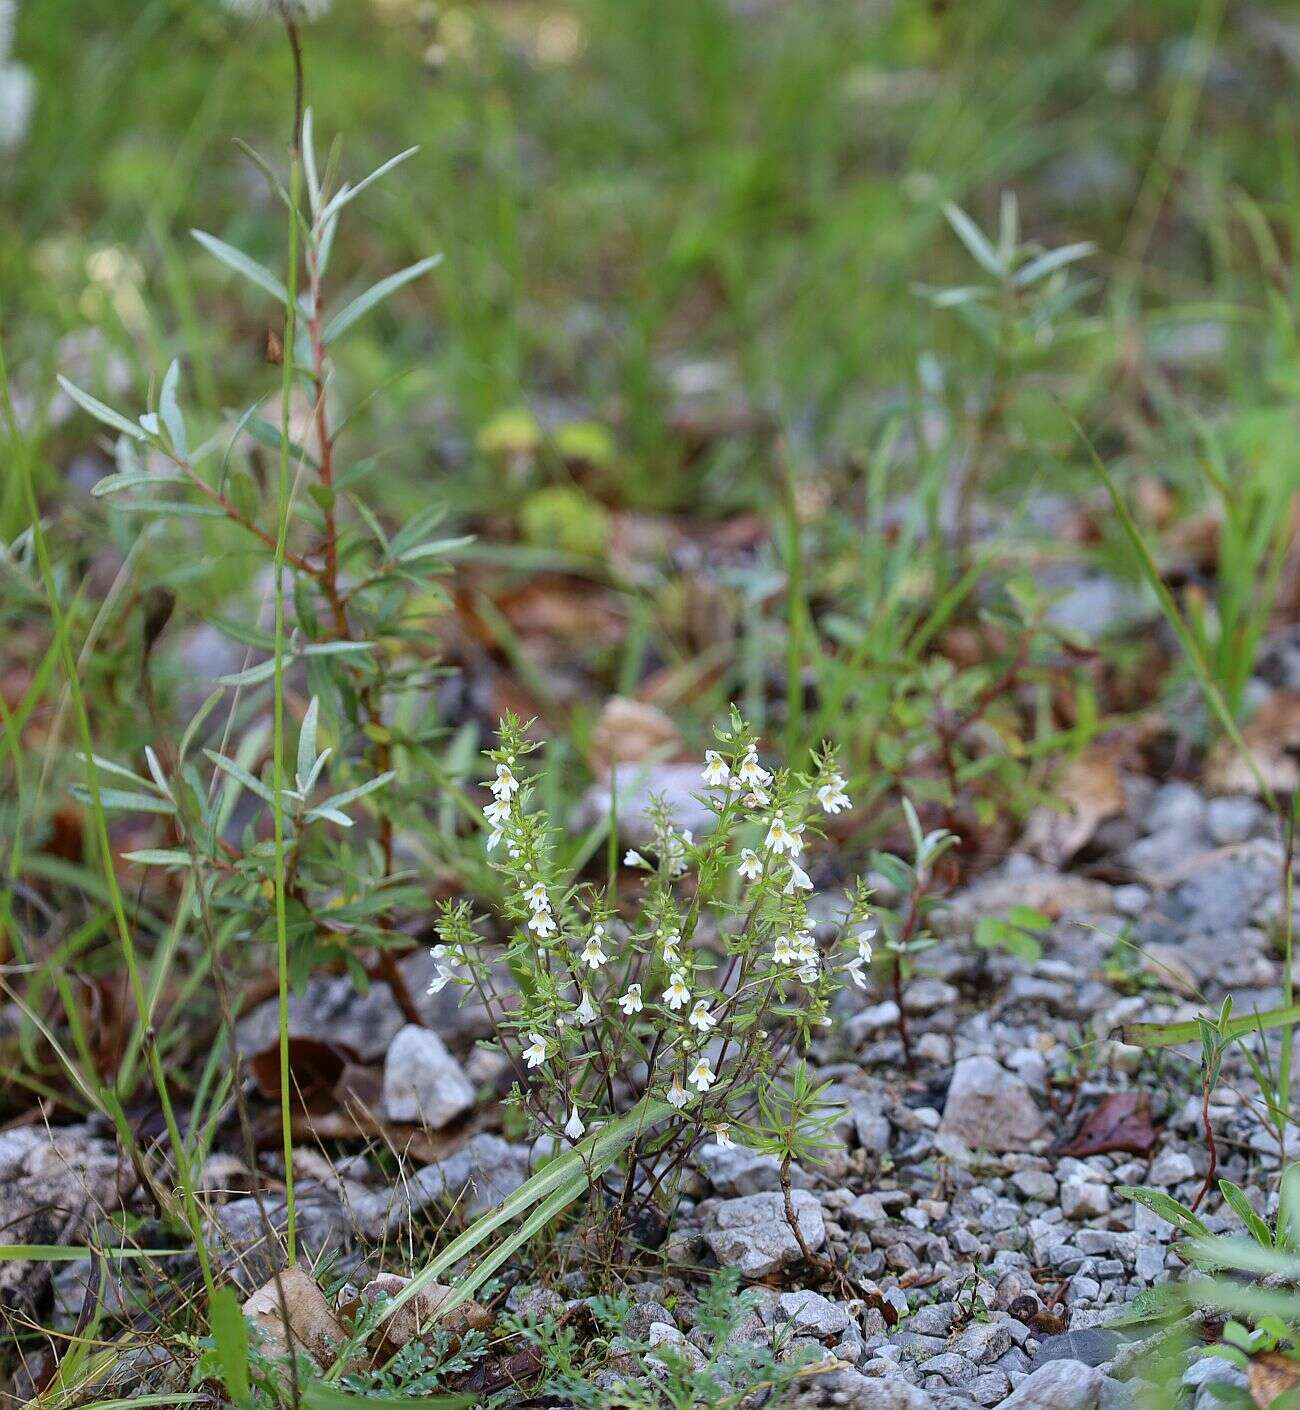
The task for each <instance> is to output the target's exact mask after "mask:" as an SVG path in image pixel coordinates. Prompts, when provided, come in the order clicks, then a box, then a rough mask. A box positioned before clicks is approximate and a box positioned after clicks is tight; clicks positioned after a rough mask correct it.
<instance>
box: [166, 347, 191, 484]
mask: <svg viewBox="0 0 1300 1410" xmlns="http://www.w3.org/2000/svg"><path fill="white" fill-rule="evenodd" d="M180 382H181V365H180V363H179V362H177V361H176V359H175V358H173V359H172V363H171V366H170V367H169V368H168V369H167V373H166V376H164V377H163V382H162V390H161V391H160V392H159V394H158V414H159V416H161V417H162V422H163V425H164V426H166V428H167V434H168V436H170V437H171V443H172V446H173V447H174V448H175V449H176V450H177V451H179V452H180V456H181V459H182V460H185V459H188V457H189V453H190V448H189V442H188V441H187V440H186V438H185V417H184V416H183V415H182V414H181V404H180V400H179V390H180Z"/></svg>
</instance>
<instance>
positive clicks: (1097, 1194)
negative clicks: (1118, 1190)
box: [1061, 1182, 1110, 1219]
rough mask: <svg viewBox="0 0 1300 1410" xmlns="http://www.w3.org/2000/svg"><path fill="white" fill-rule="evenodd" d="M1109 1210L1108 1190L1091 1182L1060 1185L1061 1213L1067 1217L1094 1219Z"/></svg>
mask: <svg viewBox="0 0 1300 1410" xmlns="http://www.w3.org/2000/svg"><path fill="white" fill-rule="evenodd" d="M1109 1212H1110V1191H1109V1190H1108V1189H1107V1188H1106V1186H1105V1185H1097V1184H1093V1183H1091V1182H1088V1183H1084V1182H1080V1183H1078V1184H1073V1183H1072V1184H1067V1185H1062V1186H1061V1213H1062V1214H1064V1215H1065V1217H1066V1218H1067V1219H1095V1218H1097V1217H1098V1216H1100V1215H1102V1214H1108V1213H1109Z"/></svg>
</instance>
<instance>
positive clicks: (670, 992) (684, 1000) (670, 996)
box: [664, 970, 691, 1011]
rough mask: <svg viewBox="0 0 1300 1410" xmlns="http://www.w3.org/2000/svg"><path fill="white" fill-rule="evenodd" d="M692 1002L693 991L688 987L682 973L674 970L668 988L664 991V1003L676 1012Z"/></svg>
mask: <svg viewBox="0 0 1300 1410" xmlns="http://www.w3.org/2000/svg"><path fill="white" fill-rule="evenodd" d="M690 1001H691V991H690V990H689V989H688V988H687V987H686V981H685V980H684V979H683V978H682V976H681V973H680V971H678V970H673V973H672V977H671V978H670V979H669V981H668V987H667V989H665V990H664V1003H666V1004H667V1005H668V1007H669V1008H670V1009H672V1010H674V1011H676V1010H677V1009H680V1008H683V1007H684V1006H685V1005H686V1004H689V1003H690Z"/></svg>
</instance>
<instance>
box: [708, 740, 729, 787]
mask: <svg viewBox="0 0 1300 1410" xmlns="http://www.w3.org/2000/svg"><path fill="white" fill-rule="evenodd" d="M703 778H704V782H705V783H706V784H707V785H708V787H709V788H722V787H724V786H725V785H726V783H727V782H728V780H729V779H730V778H731V770H730V769H729V768H728V767H727V761H726V760H725V759H724V758H723V757H722V755H721V754H719V753H718V751H717V750H716V749H706V750H705V751H704V774H703Z"/></svg>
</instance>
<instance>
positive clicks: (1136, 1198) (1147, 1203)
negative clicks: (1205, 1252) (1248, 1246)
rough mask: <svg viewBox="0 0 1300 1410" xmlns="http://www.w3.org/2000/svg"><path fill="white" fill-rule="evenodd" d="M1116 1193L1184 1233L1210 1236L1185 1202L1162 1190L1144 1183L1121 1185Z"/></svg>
mask: <svg viewBox="0 0 1300 1410" xmlns="http://www.w3.org/2000/svg"><path fill="white" fill-rule="evenodd" d="M1117 1193H1118V1194H1119V1195H1120V1196H1121V1197H1122V1198H1124V1199H1131V1200H1132V1201H1133V1202H1134V1203H1135V1204H1140V1205H1142V1207H1143V1208H1144V1209H1149V1210H1150V1211H1151V1213H1152V1214H1157V1215H1159V1216H1160V1218H1161V1219H1163V1220H1165V1221H1166V1222H1167V1223H1169V1224H1172V1225H1174V1226H1175V1228H1178V1229H1182V1230H1183V1232H1184V1233H1188V1234H1195V1235H1196V1236H1197V1237H1198V1238H1202V1239H1208V1238H1209V1237H1210V1231H1209V1229H1208V1228H1207V1226H1206V1225H1205V1224H1204V1223H1202V1221H1201V1220H1200V1219H1198V1218H1197V1217H1196V1215H1195V1214H1193V1213H1192V1211H1191V1210H1190V1209H1188V1207H1187V1206H1186V1205H1185V1204H1180V1203H1179V1201H1178V1200H1176V1199H1175V1198H1174V1197H1173V1196H1172V1195H1167V1194H1166V1193H1165V1192H1164V1191H1163V1190H1154V1189H1151V1188H1150V1187H1149V1186H1146V1185H1121V1186H1120V1187H1119V1189H1118V1191H1117Z"/></svg>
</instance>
